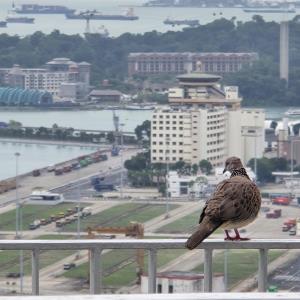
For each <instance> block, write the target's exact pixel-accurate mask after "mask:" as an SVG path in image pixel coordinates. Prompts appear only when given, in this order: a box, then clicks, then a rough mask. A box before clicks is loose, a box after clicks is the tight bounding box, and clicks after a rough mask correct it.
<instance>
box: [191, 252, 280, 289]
mask: <svg viewBox="0 0 300 300" xmlns="http://www.w3.org/2000/svg"><path fill="white" fill-rule="evenodd" d="M282 254H283V251H282V250H271V251H270V252H269V263H270V262H271V261H273V260H274V259H276V258H278V257H279V256H280V255H282ZM227 262H228V286H229V288H232V287H233V286H234V285H236V284H237V283H238V282H240V281H242V280H245V279H246V278H247V277H249V276H251V275H252V274H254V273H256V272H257V270H258V251H257V250H230V251H228V256H227ZM203 270H204V266H203V264H201V265H200V266H199V267H196V268H195V269H194V270H193V271H196V272H200V273H202V272H203ZM213 272H215V273H224V253H219V254H216V255H215V256H214V257H213Z"/></svg>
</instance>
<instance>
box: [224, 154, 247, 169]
mask: <svg viewBox="0 0 300 300" xmlns="http://www.w3.org/2000/svg"><path fill="white" fill-rule="evenodd" d="M243 167H244V166H243V164H242V162H241V160H240V159H239V158H238V157H236V156H231V157H229V158H227V159H226V162H225V168H224V171H223V173H225V172H227V171H229V172H230V173H232V172H233V170H238V169H241V168H243Z"/></svg>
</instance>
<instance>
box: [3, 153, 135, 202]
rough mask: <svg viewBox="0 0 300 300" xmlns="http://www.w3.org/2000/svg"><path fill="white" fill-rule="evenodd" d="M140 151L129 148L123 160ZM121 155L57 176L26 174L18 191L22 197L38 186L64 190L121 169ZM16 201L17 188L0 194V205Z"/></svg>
mask: <svg viewBox="0 0 300 300" xmlns="http://www.w3.org/2000/svg"><path fill="white" fill-rule="evenodd" d="M137 152H138V150H137V149H127V150H124V152H123V160H124V161H125V160H126V159H129V158H130V157H132V156H133V155H135V154H136V153H137ZM120 166H121V159H120V156H116V157H111V156H109V159H108V160H107V161H103V162H99V163H94V164H91V165H89V166H87V167H85V168H82V169H79V170H75V171H73V172H70V173H66V174H64V175H61V176H55V175H54V174H53V173H52V172H51V173H48V172H44V173H42V174H41V176H39V177H32V176H26V177H21V178H20V182H19V183H20V186H19V188H18V193H19V197H20V199H25V198H27V197H29V195H30V194H31V192H32V190H33V189H34V188H36V187H42V188H44V189H46V190H54V191H57V190H58V191H62V190H64V189H65V188H67V185H68V184H69V185H70V186H71V185H75V184H76V182H77V181H79V182H83V181H89V179H88V178H89V177H90V176H92V175H98V174H99V173H100V174H101V173H103V174H106V173H113V172H114V171H115V170H118V169H120ZM15 201H16V190H12V191H9V192H6V193H4V194H1V195H0V205H1V206H5V205H7V204H9V203H13V202H15Z"/></svg>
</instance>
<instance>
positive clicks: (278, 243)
mask: <svg viewBox="0 0 300 300" xmlns="http://www.w3.org/2000/svg"><path fill="white" fill-rule="evenodd" d="M185 241H186V239H147V240H133V239H113V240H106V239H105V240H104V239H94V240H0V249H1V250H32V249H41V250H44V249H48V250H58V249H64V250H68V249H75V250H81V249H93V248H102V249H156V250H158V249H184V248H185V245H184V244H185ZM198 248H199V249H300V239H254V240H249V241H242V242H239V241H234V242H231V241H224V240H221V239H208V240H206V241H204V242H203V243H201V244H200V245H199V247H198Z"/></svg>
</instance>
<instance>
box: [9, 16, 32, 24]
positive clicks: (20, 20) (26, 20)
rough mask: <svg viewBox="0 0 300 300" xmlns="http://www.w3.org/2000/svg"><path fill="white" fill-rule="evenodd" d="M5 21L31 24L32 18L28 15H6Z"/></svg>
mask: <svg viewBox="0 0 300 300" xmlns="http://www.w3.org/2000/svg"><path fill="white" fill-rule="evenodd" d="M6 22H7V23H24V24H33V23H34V18H28V17H18V16H7V18H6Z"/></svg>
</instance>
